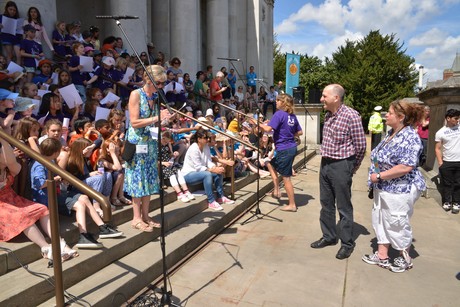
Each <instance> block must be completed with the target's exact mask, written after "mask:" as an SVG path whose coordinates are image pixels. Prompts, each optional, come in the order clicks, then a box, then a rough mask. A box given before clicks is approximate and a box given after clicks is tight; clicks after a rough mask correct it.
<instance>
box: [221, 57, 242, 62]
mask: <svg viewBox="0 0 460 307" xmlns="http://www.w3.org/2000/svg"><path fill="white" fill-rule="evenodd" d="M217 59H218V60H226V61H235V62H240V61H241V60H240V59H233V58H217Z"/></svg>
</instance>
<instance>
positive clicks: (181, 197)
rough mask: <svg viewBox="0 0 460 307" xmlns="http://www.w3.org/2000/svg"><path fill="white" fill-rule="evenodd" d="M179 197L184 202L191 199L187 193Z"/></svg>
mask: <svg viewBox="0 0 460 307" xmlns="http://www.w3.org/2000/svg"><path fill="white" fill-rule="evenodd" d="M177 199H179V200H180V201H182V202H183V203H188V202H189V201H190V199H189V198H188V197H187V195H185V194H181V195H177Z"/></svg>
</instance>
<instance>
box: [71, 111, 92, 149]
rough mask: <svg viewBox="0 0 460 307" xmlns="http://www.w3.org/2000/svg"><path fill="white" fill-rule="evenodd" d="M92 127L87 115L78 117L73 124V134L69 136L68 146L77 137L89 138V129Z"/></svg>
mask: <svg viewBox="0 0 460 307" xmlns="http://www.w3.org/2000/svg"><path fill="white" fill-rule="evenodd" d="M91 127H92V125H91V122H90V120H89V119H88V118H87V117H83V118H79V119H77V120H76V121H75V123H74V124H73V129H74V134H73V135H72V136H71V137H70V140H69V146H70V145H72V143H73V142H75V140H76V139H79V138H83V137H84V138H87V139H88V140H89V139H90V137H89V135H90V134H91V132H92V131H94V129H93V130H90V128H91Z"/></svg>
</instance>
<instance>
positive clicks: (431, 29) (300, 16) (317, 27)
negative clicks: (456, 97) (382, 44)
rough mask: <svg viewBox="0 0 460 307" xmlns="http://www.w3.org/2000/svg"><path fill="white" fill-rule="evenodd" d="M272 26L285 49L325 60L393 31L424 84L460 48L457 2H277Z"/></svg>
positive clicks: (459, 3)
mask: <svg viewBox="0 0 460 307" xmlns="http://www.w3.org/2000/svg"><path fill="white" fill-rule="evenodd" d="M274 20H275V22H274V26H275V33H276V34H277V40H278V42H279V43H281V45H282V50H283V51H285V52H292V51H295V52H300V53H301V54H308V55H310V56H311V55H315V56H318V57H319V58H321V59H323V58H324V57H325V56H328V57H330V56H331V54H332V53H333V52H334V51H336V50H337V48H338V47H339V46H341V45H343V44H344V42H345V40H346V39H349V40H358V39H361V38H363V37H364V36H366V35H367V34H368V33H369V31H371V30H380V33H381V34H383V35H385V34H392V33H394V34H396V38H398V39H399V41H400V42H403V43H404V47H405V49H406V50H407V51H406V53H407V54H408V55H410V56H412V57H413V58H414V59H415V63H416V64H417V67H418V66H419V65H423V66H424V67H425V69H424V72H425V76H424V83H426V82H427V81H435V80H439V79H442V72H443V70H444V69H446V68H451V67H452V63H453V62H454V58H455V55H456V53H457V52H460V0H391V1H389V0H342V1H341V0H326V1H324V0H323V1H320V0H314V1H305V0H303V1H302V0H276V1H275V9H274Z"/></svg>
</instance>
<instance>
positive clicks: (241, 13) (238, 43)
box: [230, 0, 252, 87]
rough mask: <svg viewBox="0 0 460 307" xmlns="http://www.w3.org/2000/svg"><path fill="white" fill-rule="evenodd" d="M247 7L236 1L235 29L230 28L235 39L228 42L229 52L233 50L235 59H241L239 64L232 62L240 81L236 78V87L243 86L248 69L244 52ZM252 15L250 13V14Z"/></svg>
mask: <svg viewBox="0 0 460 307" xmlns="http://www.w3.org/2000/svg"><path fill="white" fill-rule="evenodd" d="M248 14H249V12H248V5H247V4H246V3H245V1H243V3H242V1H239V0H237V8H236V25H235V27H234V28H233V27H231V28H230V31H231V32H235V36H236V38H235V39H234V40H232V41H231V42H230V44H231V45H232V48H231V50H233V48H235V50H236V58H238V59H241V62H233V64H234V65H235V68H236V69H237V70H238V72H239V73H240V75H241V79H243V80H241V79H240V76H237V79H238V80H237V83H236V86H237V87H238V85H243V84H245V79H246V70H247V69H248V66H247V65H248V64H247V53H246V50H247V49H248V39H247V37H248V35H247V30H246V28H247V26H248V20H247V18H248V17H247V16H248ZM251 14H252V13H251Z"/></svg>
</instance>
